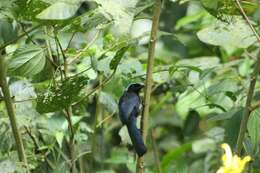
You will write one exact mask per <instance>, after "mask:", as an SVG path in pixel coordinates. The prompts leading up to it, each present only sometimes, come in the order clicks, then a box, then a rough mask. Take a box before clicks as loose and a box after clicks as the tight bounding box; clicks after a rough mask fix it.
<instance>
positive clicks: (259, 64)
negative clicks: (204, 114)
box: [235, 0, 260, 155]
mask: <svg viewBox="0 0 260 173" xmlns="http://www.w3.org/2000/svg"><path fill="white" fill-rule="evenodd" d="M235 1H236V4H237V6H238V8H239V10H240V12H241V14H242V16H243V18H244V19H245V20H246V22H247V24H248V25H249V27H250V28H251V30H252V31H253V33H254V35H255V37H256V38H257V41H258V42H259V43H260V36H259V34H258V33H257V31H256V30H255V28H254V27H253V25H252V24H251V22H250V20H249V18H248V17H247V15H246V13H245V11H244V9H243V8H242V6H241V4H240V2H239V0H235ZM259 68H260V52H259V53H258V55H257V60H256V63H255V67H254V71H253V74H252V75H251V80H250V85H249V90H248V93H247V99H246V106H245V109H244V112H243V116H242V120H241V123H240V129H239V134H238V139H237V145H236V149H237V154H238V155H240V154H241V150H242V146H243V140H244V137H245V133H246V126H247V122H248V118H249V115H250V108H251V102H252V100H253V96H254V90H255V84H256V80H257V76H258V73H259Z"/></svg>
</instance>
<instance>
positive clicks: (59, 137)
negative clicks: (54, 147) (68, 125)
mask: <svg viewBox="0 0 260 173" xmlns="http://www.w3.org/2000/svg"><path fill="white" fill-rule="evenodd" d="M63 137H64V133H63V132H60V131H58V132H56V133H55V138H56V140H57V142H58V144H59V146H60V148H61V147H62V141H63Z"/></svg>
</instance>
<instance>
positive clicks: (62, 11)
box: [36, 1, 81, 20]
mask: <svg viewBox="0 0 260 173" xmlns="http://www.w3.org/2000/svg"><path fill="white" fill-rule="evenodd" d="M80 4H81V3H80V2H79V1H59V2H56V3H54V4H53V5H51V6H49V7H48V8H46V9H45V10H43V11H42V12H41V13H40V14H38V15H37V16H36V17H37V18H38V19H42V20H65V19H69V18H71V17H73V16H74V15H75V14H76V12H77V10H78V8H79V7H80Z"/></svg>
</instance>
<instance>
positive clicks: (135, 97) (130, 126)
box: [118, 83, 147, 157]
mask: <svg viewBox="0 0 260 173" xmlns="http://www.w3.org/2000/svg"><path fill="white" fill-rule="evenodd" d="M143 87H144V85H143V84H140V83H132V84H130V85H129V86H128V87H127V89H126V90H125V91H124V93H123V95H122V96H121V97H120V99H119V104H118V108H119V118H120V120H121V122H122V124H123V125H126V127H127V130H128V134H129V136H130V139H131V142H132V144H133V147H134V149H135V151H136V153H137V155H138V156H139V157H142V156H143V155H144V154H145V153H146V152H147V148H146V146H145V144H144V141H143V138H142V134H141V131H140V129H138V128H137V126H136V120H137V116H138V115H139V112H140V107H141V106H142V100H141V98H140V96H139V92H140V91H141V89H142V88H143Z"/></svg>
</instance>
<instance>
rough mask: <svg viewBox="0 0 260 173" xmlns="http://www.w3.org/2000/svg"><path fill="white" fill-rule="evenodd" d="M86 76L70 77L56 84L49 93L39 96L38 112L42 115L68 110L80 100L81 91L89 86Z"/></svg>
mask: <svg viewBox="0 0 260 173" xmlns="http://www.w3.org/2000/svg"><path fill="white" fill-rule="evenodd" d="M87 82H88V78H87V77H85V76H76V77H70V78H68V79H66V80H64V81H60V82H56V83H55V86H51V87H50V88H49V89H48V90H47V92H45V93H42V94H38V97H37V107H36V109H37V111H38V112H40V113H47V112H55V111H59V110H62V109H64V108H67V107H68V106H69V105H70V104H71V103H73V102H75V101H77V100H78V99H79V94H80V91H81V89H83V88H84V86H85V85H86V84H87Z"/></svg>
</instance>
